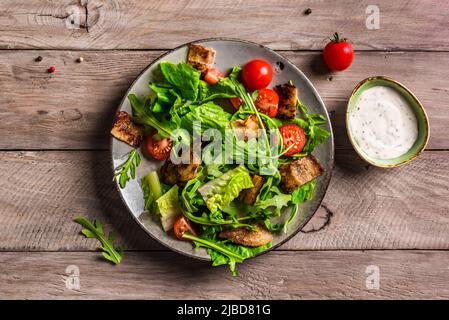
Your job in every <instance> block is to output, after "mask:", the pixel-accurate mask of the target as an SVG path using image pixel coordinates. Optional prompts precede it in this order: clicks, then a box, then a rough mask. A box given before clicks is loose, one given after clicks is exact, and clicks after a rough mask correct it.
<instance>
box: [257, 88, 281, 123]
mask: <svg viewBox="0 0 449 320" xmlns="http://www.w3.org/2000/svg"><path fill="white" fill-rule="evenodd" d="M254 104H255V106H256V108H257V110H258V111H259V112H262V113H265V114H266V115H267V116H269V117H270V118H274V117H276V115H277V114H278V105H279V96H278V94H277V93H276V91H274V90H271V89H261V90H259V95H258V96H257V98H256V101H255V102H254Z"/></svg>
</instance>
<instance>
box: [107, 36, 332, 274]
mask: <svg viewBox="0 0 449 320" xmlns="http://www.w3.org/2000/svg"><path fill="white" fill-rule="evenodd" d="M216 54H217V53H216V51H215V50H214V49H213V48H208V47H205V46H203V45H200V44H191V45H190V46H189V52H188V55H187V59H186V61H185V62H181V63H178V64H174V63H171V62H168V61H162V62H160V64H159V69H160V72H161V75H162V78H161V79H162V80H161V81H158V82H149V84H148V86H149V94H148V95H147V96H144V97H137V96H136V95H135V94H133V93H131V94H129V95H128V99H129V101H130V104H131V109H132V112H131V113H127V112H124V111H119V112H118V113H117V114H116V117H115V122H114V125H113V128H112V130H111V134H112V135H113V136H114V137H115V138H117V139H119V140H121V141H123V142H125V143H127V144H129V145H130V146H132V147H133V148H134V149H133V150H132V151H131V152H130V153H129V154H128V155H127V158H126V160H125V161H124V162H123V163H122V164H120V165H119V166H117V167H116V168H115V175H114V179H117V182H118V184H119V186H120V188H125V187H126V185H127V183H128V182H129V181H130V179H134V178H135V177H136V168H137V166H139V164H140V163H141V161H142V159H141V156H140V154H139V152H138V150H137V148H139V147H140V146H141V147H142V153H143V154H144V156H145V157H148V159H151V160H153V161H158V162H160V163H161V166H160V169H159V170H157V171H151V172H148V174H146V175H145V177H144V178H142V179H141V181H140V185H141V188H142V191H143V197H144V209H145V211H146V214H150V215H155V216H157V217H159V219H160V222H161V227H162V228H163V230H164V231H166V232H167V236H168V237H176V238H178V239H179V240H180V241H190V242H192V244H193V246H195V247H197V248H200V247H202V248H205V249H206V250H207V252H208V254H209V256H210V258H211V260H212V263H213V265H214V266H218V265H224V264H228V265H229V267H230V270H231V272H232V274H234V275H235V274H236V271H235V266H236V263H240V262H243V261H244V260H245V259H247V258H250V257H253V256H255V255H256V254H258V253H260V252H263V251H265V250H266V249H268V248H270V246H271V243H272V240H273V234H274V233H278V232H286V230H287V229H288V227H289V225H290V224H291V223H292V221H294V220H295V217H296V216H297V214H298V206H299V204H301V203H303V202H305V201H307V200H309V199H311V198H312V197H313V193H314V189H315V185H316V178H318V177H319V176H320V175H322V174H323V168H322V167H321V165H320V163H319V161H318V160H317V159H316V158H315V157H314V156H313V155H312V152H313V150H314V149H315V148H316V147H317V146H318V145H319V144H321V143H322V142H323V141H325V140H326V139H327V138H328V137H329V136H330V133H329V132H328V131H327V130H325V129H324V128H322V127H321V125H323V124H324V123H325V117H324V116H323V115H321V114H312V113H310V112H309V110H308V108H307V107H306V106H305V105H304V104H302V103H301V102H300V100H299V99H298V88H297V87H296V86H295V84H294V83H292V82H291V81H290V82H288V83H282V84H278V85H275V86H272V87H270V85H271V82H272V79H273V70H272V67H271V65H270V64H269V63H268V62H267V61H265V60H262V59H254V60H251V61H248V62H247V63H246V64H245V65H243V66H234V67H232V68H231V69H230V70H218V69H217V68H215V67H214V60H215V56H216ZM225 71H227V72H225ZM145 160H146V159H143V161H145ZM286 207H287V208H290V210H289V214H288V215H283V214H281V212H282V210H283V209H284V208H286Z"/></svg>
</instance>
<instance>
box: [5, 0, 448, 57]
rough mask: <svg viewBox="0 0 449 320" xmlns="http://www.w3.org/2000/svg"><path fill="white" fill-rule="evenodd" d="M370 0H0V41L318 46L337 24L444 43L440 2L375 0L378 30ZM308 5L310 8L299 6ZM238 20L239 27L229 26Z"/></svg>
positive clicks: (414, 42) (374, 35) (378, 41)
mask: <svg viewBox="0 0 449 320" xmlns="http://www.w3.org/2000/svg"><path fill="white" fill-rule="evenodd" d="M372 4H373V3H372V1H369V0H364V1H349V0H340V1H334V2H333V4H332V5H329V3H328V2H327V1H290V0H281V1H274V0H270V1H260V0H250V1H232V0H227V1H214V0H200V1H187V0H182V1H179V0H168V1H167V0H158V1H138V0H131V1H125V2H124V1H118V0H113V1H111V0H108V1H106V0H89V1H88V0H82V1H75V0H64V1H56V2H49V1H40V0H20V1H17V0H1V2H0V30H1V33H0V48H9V49H11V48H13V49H22V48H27V49H28V48H48V49H55V48H58V49H61V48H64V49H161V48H162V49H167V48H173V47H176V46H178V45H180V44H182V43H185V42H188V41H192V40H196V39H202V38H208V37H236V38H242V39H246V40H252V41H257V42H259V43H262V44H264V45H268V46H270V47H273V48H274V49H281V50H290V49H322V48H323V46H324V44H325V41H326V39H327V37H329V36H330V35H331V34H333V33H334V32H335V31H340V32H343V34H345V35H346V36H347V37H348V38H350V39H351V40H352V42H353V43H354V46H355V48H356V49H358V50H364V49H381V50H397V49H400V50H409V49H410V50H417V49H418V50H449V40H448V39H449V19H448V12H449V10H448V4H447V3H446V2H444V1H436V0H433V1H410V0H400V1H388V0H380V1H377V2H376V3H375V4H376V5H377V6H378V8H379V10H380V13H379V22H380V24H379V29H377V30H370V29H368V28H367V20H368V22H371V21H372V19H371V18H370V15H371V14H372V11H371V9H370V8H368V6H369V5H372ZM307 8H312V13H311V14H310V15H306V14H304V11H305V10H306V9H307ZM242 21H244V23H245V27H238V28H236V26H239V25H241V23H242ZM323 22H325V23H323ZM410 26H413V27H410ZM418 39H419V40H418Z"/></svg>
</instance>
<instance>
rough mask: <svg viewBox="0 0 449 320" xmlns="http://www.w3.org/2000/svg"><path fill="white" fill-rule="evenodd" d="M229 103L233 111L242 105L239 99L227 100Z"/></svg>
mask: <svg viewBox="0 0 449 320" xmlns="http://www.w3.org/2000/svg"><path fill="white" fill-rule="evenodd" d="M229 101H231V104H232V106H233V107H234V109H235V110H238V109H240V106H241V105H242V104H243V101H242V99H240V98H239V97H234V98H229Z"/></svg>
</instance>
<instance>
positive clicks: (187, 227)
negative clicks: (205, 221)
mask: <svg viewBox="0 0 449 320" xmlns="http://www.w3.org/2000/svg"><path fill="white" fill-rule="evenodd" d="M173 231H174V232H175V236H176V238H178V239H179V240H186V239H184V238H183V235H184V233H186V232H188V233H191V234H193V235H194V236H196V235H197V233H196V231H195V228H194V227H193V225H192V224H191V222H190V221H189V220H188V219H187V218H186V217H184V216H183V215H180V216H179V217H178V218H176V221H175V224H174V226H173Z"/></svg>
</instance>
